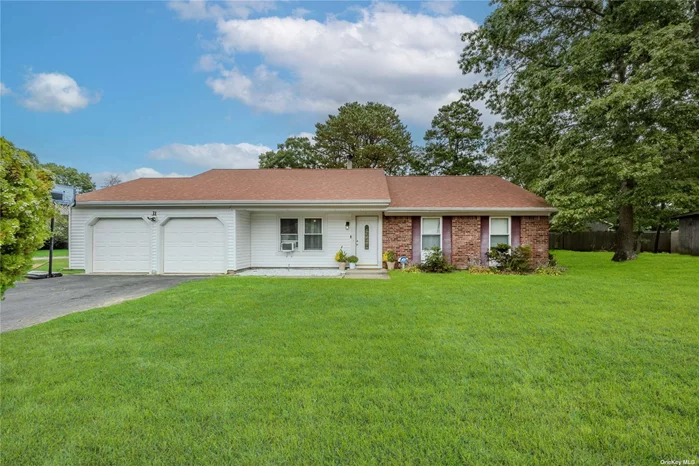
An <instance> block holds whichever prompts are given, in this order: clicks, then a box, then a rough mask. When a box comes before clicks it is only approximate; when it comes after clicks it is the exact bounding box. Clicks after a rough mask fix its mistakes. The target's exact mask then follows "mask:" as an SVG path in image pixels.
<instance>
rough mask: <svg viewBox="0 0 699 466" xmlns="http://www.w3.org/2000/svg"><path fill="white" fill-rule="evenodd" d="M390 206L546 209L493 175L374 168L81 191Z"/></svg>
mask: <svg viewBox="0 0 699 466" xmlns="http://www.w3.org/2000/svg"><path fill="white" fill-rule="evenodd" d="M389 199H390V205H389V209H391V208H395V209H408V208H417V209H419V208H435V209H450V208H456V209H469V208H474V209H488V208H495V209H497V208H550V207H551V206H550V205H549V204H548V203H547V202H546V201H545V200H544V199H542V198H541V197H539V196H537V195H535V194H533V193H530V192H529V191H527V190H525V189H522V188H520V187H519V186H517V185H514V184H512V183H510V182H509V181H506V180H503V179H502V178H499V177H496V176H388V177H387V176H384V173H383V170H379V169H376V170H375V169H354V170H340V169H333V170H310V169H309V170H305V169H304V170H296V169H295V170H288V169H261V170H252V169H250V170H209V171H207V172H204V173H202V174H200V175H197V176H193V177H191V178H140V179H137V180H133V181H128V182H126V183H122V184H118V185H116V186H112V187H109V188H104V189H100V190H98V191H92V192H89V193H85V194H80V195H78V197H77V202H78V204H80V203H83V202H151V201H153V202H156V201H157V202H168V201H172V202H177V201H195V202H196V201H299V202H302V201H330V202H335V201H337V202H342V201H384V203H385V204H388V202H389Z"/></svg>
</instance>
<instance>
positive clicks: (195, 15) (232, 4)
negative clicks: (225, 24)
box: [168, 0, 276, 21]
mask: <svg viewBox="0 0 699 466" xmlns="http://www.w3.org/2000/svg"><path fill="white" fill-rule="evenodd" d="M168 7H169V8H170V9H171V10H173V11H175V12H176V13H177V15H178V16H179V17H180V18H181V19H193V20H197V21H199V20H206V19H225V18H243V19H245V18H248V17H249V16H250V15H252V14H253V13H264V12H267V11H271V10H274V9H275V8H276V4H275V2H267V1H228V2H217V3H211V2H206V1H204V0H189V1H175V2H169V3H168Z"/></svg>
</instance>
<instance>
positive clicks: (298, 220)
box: [277, 216, 301, 253]
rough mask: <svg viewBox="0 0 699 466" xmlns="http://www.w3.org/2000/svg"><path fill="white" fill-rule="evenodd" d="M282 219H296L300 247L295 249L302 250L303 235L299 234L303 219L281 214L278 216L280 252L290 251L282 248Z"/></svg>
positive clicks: (278, 245)
mask: <svg viewBox="0 0 699 466" xmlns="http://www.w3.org/2000/svg"><path fill="white" fill-rule="evenodd" d="M282 220H296V222H297V223H296V242H297V243H299V248H298V249H295V250H294V251H300V250H301V238H299V237H300V236H301V235H300V234H299V230H300V229H301V219H300V218H298V217H287V216H279V217H278V218H277V249H278V250H279V252H283V253H288V252H289V251H284V250H282Z"/></svg>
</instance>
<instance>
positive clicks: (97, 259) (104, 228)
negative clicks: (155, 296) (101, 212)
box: [92, 218, 151, 273]
mask: <svg viewBox="0 0 699 466" xmlns="http://www.w3.org/2000/svg"><path fill="white" fill-rule="evenodd" d="M150 229H151V227H150V225H149V224H148V223H146V221H145V220H143V219H141V218H110V219H101V220H99V221H98V222H97V223H96V224H95V226H94V227H93V228H92V271H93V272H98V273H148V272H150V258H151V242H150Z"/></svg>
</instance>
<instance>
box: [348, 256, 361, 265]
mask: <svg viewBox="0 0 699 466" xmlns="http://www.w3.org/2000/svg"><path fill="white" fill-rule="evenodd" d="M347 262H349V263H350V264H356V263H357V262H359V257H357V256H349V257H348V258H347Z"/></svg>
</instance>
